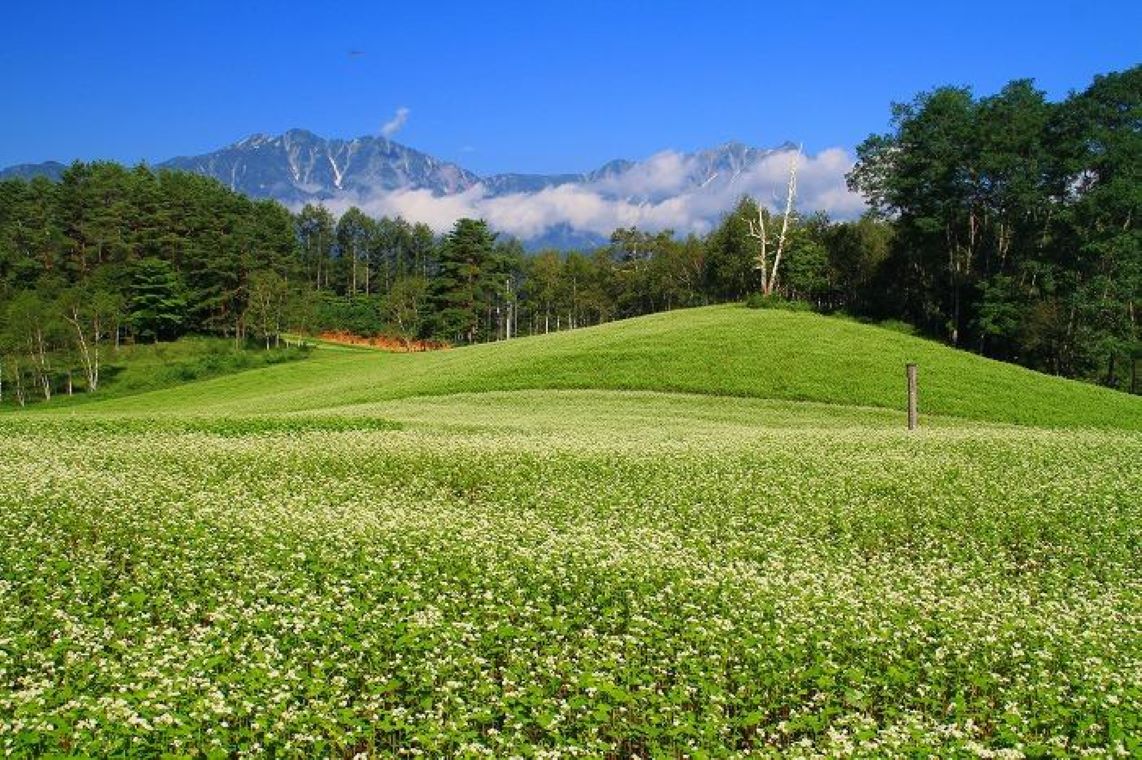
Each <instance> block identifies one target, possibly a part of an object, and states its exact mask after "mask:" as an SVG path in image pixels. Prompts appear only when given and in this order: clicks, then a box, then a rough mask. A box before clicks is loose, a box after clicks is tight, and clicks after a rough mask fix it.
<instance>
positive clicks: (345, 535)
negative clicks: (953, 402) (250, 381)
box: [0, 352, 1142, 758]
mask: <svg viewBox="0 0 1142 760" xmlns="http://www.w3.org/2000/svg"><path fill="white" fill-rule="evenodd" d="M457 353H459V352H457ZM314 361H318V360H314ZM271 371H284V370H271ZM901 421H902V415H901V413H899V412H895V411H890V410H884V409H873V408H859V407H841V406H830V405H824V404H806V403H794V402H786V401H765V400H761V399H740V398H739V399H731V398H719V397H715V396H704V397H703V396H692V395H685V394H668V393H651V392H621V391H600V390H596V391H590V390H563V391H554V390H548V391H510V392H488V393H479V394H459V395H451V396H438V397H408V398H405V399H392V400H388V401H377V402H373V403H368V404H356V405H350V406H345V407H341V408H338V409H336V410H333V411H327V412H316V411H311V412H300V413H289V412H280V413H275V414H272V415H271V414H266V415H257V414H254V413H252V412H250V413H247V414H245V415H233V414H227V415H222V414H213V413H212V414H203V415H199V416H194V415H189V414H181V415H171V416H167V417H159V416H150V417H138V416H123V415H104V416H100V415H99V414H95V413H94V412H86V413H84V414H82V415H74V416H54V417H53V416H48V415H41V416H39V417H34V416H18V415H9V416H6V417H4V418H0V432H2V434H3V466H2V467H0V752H3V754H4V755H6V756H11V757H30V756H45V755H48V756H57V757H109V756H110V757H125V756H131V757H171V758H173V757H217V758H222V757H263V756H265V757H279V758H294V757H296V758H304V757H345V758H363V757H480V756H486V757H537V758H556V757H611V758H633V757H638V758H655V757H661V758H682V757H690V758H704V757H870V758H871V757H926V756H933V757H958V756H963V757H1023V756H1027V757H1075V756H1092V757H1115V756H1118V757H1127V756H1137V755H1138V754H1139V753H1142V743H1140V733H1142V725H1140V718H1139V716H1140V715H1142V634H1140V631H1142V468H1140V467H1139V462H1142V434H1139V433H1138V432H1132V431H1129V430H1102V431H1099V430H1094V429H1070V430H1064V429H1055V430H1051V429H1045V428H1031V427H1015V426H1007V425H997V424H992V423H985V422H966V421H963V420H957V419H954V418H950V417H949V418H930V419H925V420H924V427H923V428H922V429H921V430H919V431H916V432H913V433H909V432H907V431H906V430H904V429H903V427H902V425H901Z"/></svg>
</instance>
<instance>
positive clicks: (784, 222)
mask: <svg viewBox="0 0 1142 760" xmlns="http://www.w3.org/2000/svg"><path fill="white" fill-rule="evenodd" d="M800 158H801V147H800V146H798V147H797V152H796V153H794V154H793V155H792V156H791V157H790V159H789V184H788V186H787V187H786V191H785V213H784V214H782V217H781V232H780V234H779V235H778V236H777V250H776V251H775V252H774V255H773V267H772V268H771V267H770V266H769V255H768V251H769V236H768V235H769V233H767V232H766V229H765V210H764V209H763V208H762V206H761V204H760V203H759V204H758V206H757V219H756V220H754V219H748V220H747V221H748V222H749V236H750V237H752V238H755V239H756V240H757V241H758V245H759V248H760V250H759V251H758V255H757V258H756V262H757V263H756V264H755V265H754V268H755V269H759V270H761V292H762V294H764V295H767V296H768V295H771V294H772V293H773V291H774V290H776V289H777V274H778V270H779V269H780V267H781V255H782V254H783V253H784V252H785V241H786V239H787V237H788V233H789V219H790V217H791V216H793V201H794V199H795V198H796V197H797V163H798V161H799V160H800Z"/></svg>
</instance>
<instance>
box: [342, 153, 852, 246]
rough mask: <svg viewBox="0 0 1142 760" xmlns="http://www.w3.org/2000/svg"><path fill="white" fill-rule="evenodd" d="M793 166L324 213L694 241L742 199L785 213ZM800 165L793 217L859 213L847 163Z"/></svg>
mask: <svg viewBox="0 0 1142 760" xmlns="http://www.w3.org/2000/svg"><path fill="white" fill-rule="evenodd" d="M792 157H793V154H791V153H789V152H782V153H774V154H771V155H769V156H766V157H765V158H763V159H762V160H760V161H758V162H756V163H755V164H753V165H752V166H750V167H748V168H745V169H744V170H741V171H739V172H738V173H737V174H733V175H728V176H718V177H714V178H713V179H712V180H711V179H709V178H708V177H705V176H703V174H702V171H704V170H703V169H702V168H701V167H700V166H699V165H698V159H697V158H695V157H694V156H687V155H685V154H681V153H675V152H670V151H667V152H663V153H658V154H656V155H654V156H652V157H651V158H650V159H648V160H646V161H644V162H640V163H639V164H637V165H635V166H634V167H632V168H631V170H629V171H627V172H623V173H621V174H619V175H617V176H615V177H610V178H606V179H604V180H601V181H598V182H595V183H567V184H564V185H559V186H557V187H548V188H544V189H543V190H539V191H536V192H529V193H513V194H511V195H499V196H493V195H489V194H488V192H487V190H486V188H485V187H484V186H483V185H476V186H475V187H472V188H469V189H468V190H466V191H464V192H461V193H453V194H450V195H433V194H432V192H431V191H429V190H394V191H388V192H384V193H380V194H377V195H374V196H370V197H366V198H361V197H355V198H354V197H348V196H345V197H339V198H337V199H334V200H333V201H327V202H326V205H327V206H328V207H329V208H330V209H331V210H332V211H334V212H335V213H340V212H343V211H345V210H346V209H348V208H349V206H351V205H356V206H358V207H360V208H361V209H362V210H363V211H365V212H366V213H369V214H371V215H374V216H396V215H400V216H403V217H404V218H405V219H407V220H409V221H411V222H424V223H426V224H428V225H429V226H430V227H432V228H433V229H434V230H436V231H437V232H444V231H446V230H448V229H449V228H450V227H451V226H452V225H453V223H454V222H455V221H456V220H457V219H460V218H462V217H472V218H482V219H486V220H487V221H488V223H489V225H491V226H492V228H493V229H496V230H499V231H502V232H505V233H507V234H510V235H513V236H515V237H518V238H520V239H523V240H527V239H531V238H535V237H538V236H540V235H542V234H543V233H544V232H545V231H547V230H548V229H550V228H552V227H554V226H556V225H560V224H566V225H569V226H570V227H572V228H573V229H576V230H579V231H583V232H593V233H597V234H599V235H602V236H608V235H610V233H611V232H613V231H614V230H615V229H617V228H620V227H630V226H632V225H633V226H636V227H638V228H640V229H644V230H648V231H658V230H664V229H672V230H674V231H675V232H676V233H679V234H683V235H685V234H688V233H691V232H693V233H695V234H699V235H701V234H705V233H706V232H709V231H710V230H711V229H713V228H714V227H715V226H716V225H717V224H718V223H719V222H720V220H721V218H722V216H723V215H724V214H726V213H727V212H729V211H730V210H731V209H732V208H733V207H734V205H735V204H736V203H737V201H738V199H739V198H740V197H741V196H742V195H749V196H751V197H753V198H756V199H758V200H759V201H760V202H761V203H763V204H765V205H768V206H769V207H770V208H772V209H775V210H776V209H779V208H780V207H781V206H783V204H784V200H785V187H786V183H787V182H788V178H789V161H790V159H791V158H792ZM797 161H798V165H797V208H798V209H799V210H800V211H802V212H804V213H810V212H813V211H826V212H828V213H829V215H830V216H832V217H834V218H851V217H853V216H856V215H858V214H859V213H860V212H861V211H862V210H863V209H864V202H863V200H862V199H861V197H860V196H859V195H857V194H855V193H852V192H850V191H849V190H848V188H847V187H846V186H845V173H846V172H847V171H848V170H849V169H850V168H852V164H853V158H852V156H851V154H850V153H848V152H847V151H845V150H844V149H842V148H829V149H827V150H823V151H821V152H820V153H818V154H816V155H815V156H807V155H801V156H799V157H798V158H797Z"/></svg>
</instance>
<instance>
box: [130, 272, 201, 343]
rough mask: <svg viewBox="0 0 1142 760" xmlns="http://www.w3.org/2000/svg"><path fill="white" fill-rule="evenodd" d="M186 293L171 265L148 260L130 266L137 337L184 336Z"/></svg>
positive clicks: (133, 316) (165, 338)
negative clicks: (182, 334)
mask: <svg viewBox="0 0 1142 760" xmlns="http://www.w3.org/2000/svg"><path fill="white" fill-rule="evenodd" d="M186 308H187V303H186V293H185V288H184V286H183V283H182V280H181V278H180V277H179V275H178V272H176V271H175V269H174V267H173V266H171V265H170V263H168V262H166V261H163V260H162V259H157V258H146V259H142V260H141V261H139V262H137V263H136V264H134V265H133V266H132V267H131V299H130V303H129V306H128V309H129V310H128V314H129V321H130V325H131V327H132V329H133V330H134V331H135V335H136V337H138V338H142V339H144V340H151V341H155V342H157V341H160V340H171V339H173V338H177V337H178V336H179V335H180V334H181V333H182V328H183V323H184V322H185V319H186Z"/></svg>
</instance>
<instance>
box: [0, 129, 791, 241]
mask: <svg viewBox="0 0 1142 760" xmlns="http://www.w3.org/2000/svg"><path fill="white" fill-rule="evenodd" d="M795 149H796V146H794V145H793V144H792V143H784V144H782V145H779V146H778V147H776V148H772V149H763V148H755V147H750V146H748V145H745V144H743V143H740V142H727V143H724V144H722V145H719V146H716V147H713V148H708V149H705V150H699V151H696V152H693V153H679V152H674V151H664V152H662V153H658V154H656V155H654V156H650V157H649V158H647V159H644V160H642V161H630V160H626V159H616V160H613V161H609V162H607V163H605V164H603V165H602V166H600V167H598V168H596V169H594V170H590V171H585V172H582V173H578V174H575V173H561V174H520V173H503V174H494V175H489V176H485V177H481V176H479V175H477V174H475V173H474V172H471V171H469V170H467V169H465V168H464V167H462V166H460V165H458V164H456V163H453V162H450V161H444V160H441V159H438V158H435V157H434V156H431V155H429V154H427V153H423V152H421V151H418V150H416V149H414V148H410V147H408V146H406V145H402V144H401V143H398V142H394V141H393V140H390V139H388V138H386V137H381V136H369V135H366V136H363V137H356V138H353V139H348V140H345V139H326V138H324V137H321V136H320V135H317V134H314V133H313V132H310V131H309V130H305V129H291V130H288V131H286V132H284V133H282V134H280V135H276V136H274V135H266V134H260V133H259V134H253V135H250V136H248V137H245V138H243V139H241V140H238V141H237V142H235V143H232V144H230V145H227V146H225V147H223V148H221V149H219V150H216V151H212V152H210V153H204V154H202V155H197V156H178V157H175V158H171V159H168V160H166V161H163V162H162V163H159V164H157V165H156V167H155V168H158V169H174V170H181V171H187V172H193V173H196V174H201V175H205V176H208V177H213V178H214V179H217V180H218V181H219V182H221V183H222V184H224V185H226V186H227V187H229V188H230V189H232V190H234V191H235V192H239V193H242V194H244V195H247V196H250V197H253V198H272V199H274V200H277V201H279V202H281V203H283V204H285V205H286V206H289V207H291V208H294V209H297V208H300V207H301V206H302V205H304V204H305V203H326V204H327V205H329V206H330V207H331V208H332V209H333V210H334V211H342V210H344V209H345V208H347V207H348V206H349V205H360V206H362V207H364V208H368V207H369V204H370V203H375V202H377V201H378V199H380V200H381V201H382V202H383V200H384V199H385V197H386V195H387V194H392V193H401V192H411V191H420V192H426V193H428V194H429V195H430V196H431V197H432V198H444V197H447V196H456V195H459V194H468V196H470V197H471V198H472V199H474V202H486V201H487V200H488V199H503V203H501V204H499V206H498V208H499V209H500V211H501V212H502V213H504V214H505V215H506V216H508V217H511V219H510V220H509V221H517V222H518V223H517V228H512V227H511V225H510V224H505V225H502V227H507V230H506V231H507V232H509V234H514V235H516V236H517V237H520V238H521V239H523V240H524V241H525V242H526V243H527V244H528V247H529V248H532V249H536V248H541V247H545V246H549V247H558V248H569V247H574V248H590V247H595V246H597V245H600V244H602V243H604V242H606V239H607V238H606V237H605V236H606V235H608V234H609V232H610V230H612V229H614V228H615V227H618V226H626V225H627V224H630V223H633V222H625V221H623V220H624V219H628V218H632V217H634V218H636V219H635V221H637V217H638V215H639V214H640V213H641V211H642V210H644V209H645V208H647V207H652V206H655V205H656V204H663V203H669V202H671V201H672V200H674V199H678V198H682V197H687V198H688V199H689V200H688V202H689V201H692V200H694V199H699V201H700V202H699V203H697V204H696V205H697V206H698V211H697V212H695V213H693V214H690V215H689V216H687V217H686V221H688V222H690V223H691V225H692V224H693V223H694V221H695V219H698V220H699V221H703V220H704V221H705V222H707V223H714V222H716V220H717V217H718V216H720V215H721V214H722V213H724V212H725V211H726V210H728V207H729V205H730V204H731V203H732V202H733V200H736V197H737V196H739V195H741V194H743V193H749V192H756V188H754V187H751V186H750V185H749V184H748V180H749V179H750V173H751V172H756V170H757V169H758V167H759V166H760V165H761V162H762V161H764V160H765V159H766V158H768V157H770V156H773V155H774V154H776V153H783V152H787V151H791V150H795ZM65 169H66V166H65V165H64V164H61V163H58V162H55V161H49V162H46V163H42V164H20V165H18V166H12V167H9V168H7V169H3V170H0V179H9V178H13V177H18V178H24V179H28V178H32V177H37V176H43V177H48V178H49V179H53V180H55V179H58V178H59V177H60V175H61V174H62V173H63V171H64V170H65ZM743 177H745V178H746V180H747V181H745V182H744V184H743V179H742V178H743ZM753 180H754V181H755V182H756V174H755V175H753ZM559 189H562V191H561V192H563V193H564V195H566V194H567V191H569V190H571V191H578V192H580V193H581V194H582V195H589V196H590V198H593V199H596V200H597V201H598V202H600V203H603V204H611V205H613V206H616V207H620V209H621V211H620V212H619V213H615V214H612V215H611V216H609V217H607V218H606V219H605V220H603V219H592V220H588V223H586V224H584V223H577V219H578V217H577V216H576V214H575V213H573V212H572V211H568V213H566V214H564V215H560V214H559V213H554V214H552V213H551V209H552V208H562V207H561V206H560V204H564V205H565V206H571V205H573V204H574V202H575V200H576V199H574V198H571V199H569V198H566V197H560V198H553V199H551V200H550V202H549V203H546V204H545V205H544V210H545V211H546V212H547V214H548V216H550V217H552V218H546V217H545V218H544V219H543V220H542V222H541V223H536V224H530V225H524V223H523V222H519V221H518V219H516V218H515V217H512V216H511V215H512V212H513V211H514V210H515V206H514V202H515V201H516V200H517V199H518V200H519V201H520V202H523V201H524V200H525V199H526V197H527V196H535V195H536V194H542V193H545V192H554V191H557V190H559ZM702 198H705V199H706V200H701V199H702ZM578 200H580V201H582V200H583V198H582V197H580V198H578ZM380 210H381V211H383V212H389V209H388V207H385V206H383V205H382V206H381V207H380ZM373 211H374V212H376V211H377V208H373ZM396 213H400V209H399V208H398V209H397V210H396ZM476 213H479V211H477V212H476ZM517 216H518V217H519V218H527V217H528V215H527V214H519V215H517ZM579 216H582V214H580V215H579ZM491 221H493V225H494V222H495V220H494V219H493V220H491ZM612 222H613V226H611V227H609V228H608V227H607V225H608V224H610V223H612ZM654 224H657V225H658V227H659V228H662V227H671V226H673V225H672V224H671V223H670V220H665V221H662V220H660V219H654V220H652V221H651V225H652V226H653V225H654ZM521 225H523V226H521ZM437 226H439V224H438V225H437Z"/></svg>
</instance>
